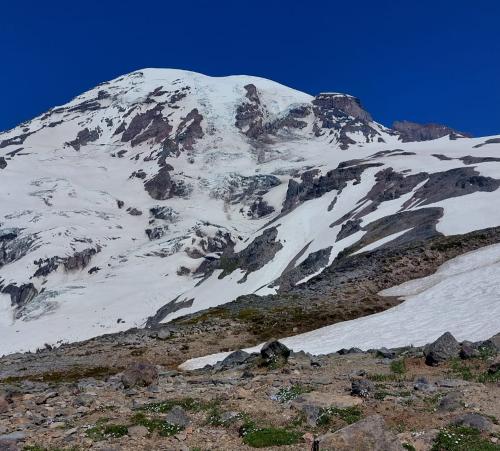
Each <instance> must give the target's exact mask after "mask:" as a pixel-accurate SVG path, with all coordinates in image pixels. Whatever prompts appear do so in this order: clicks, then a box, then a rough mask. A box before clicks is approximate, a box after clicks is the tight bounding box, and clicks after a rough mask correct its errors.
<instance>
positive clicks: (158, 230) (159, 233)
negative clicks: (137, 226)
mask: <svg viewBox="0 0 500 451" xmlns="http://www.w3.org/2000/svg"><path fill="white" fill-rule="evenodd" d="M167 231H168V227H166V226H159V227H153V228H152V229H146V230H145V232H146V235H147V236H148V238H149V239H150V240H151V241H154V240H159V239H160V238H162V237H163V236H164V235H165V233H166V232H167Z"/></svg>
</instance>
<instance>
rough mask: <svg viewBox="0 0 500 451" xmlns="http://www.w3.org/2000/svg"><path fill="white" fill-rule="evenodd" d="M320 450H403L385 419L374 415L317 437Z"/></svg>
mask: <svg viewBox="0 0 500 451" xmlns="http://www.w3.org/2000/svg"><path fill="white" fill-rule="evenodd" d="M316 444H317V448H316V449H318V450H320V451H321V450H335V451H353V450H370V451H403V450H404V448H403V447H402V445H401V444H400V443H399V440H398V439H397V437H396V436H395V435H394V434H393V433H392V432H390V431H389V430H387V429H386V427H385V422H384V419H383V418H382V417H381V416H380V415H373V416H370V417H368V418H365V419H363V420H361V421H358V422H357V423H354V424H351V425H350V426H347V427H345V428H343V429H340V430H339V431H336V432H329V433H327V434H325V435H322V436H321V437H319V438H318V439H317V442H316Z"/></svg>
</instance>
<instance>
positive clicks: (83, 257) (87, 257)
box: [64, 247, 101, 271]
mask: <svg viewBox="0 0 500 451" xmlns="http://www.w3.org/2000/svg"><path fill="white" fill-rule="evenodd" d="M100 251H101V248H100V247H97V248H90V249H84V250H83V251H80V252H75V253H74V254H73V255H72V256H71V257H67V258H65V259H64V269H65V270H66V271H75V270H80V269H84V268H86V267H87V266H88V264H89V263H90V261H91V259H92V257H93V256H94V255H95V254H97V253H98V252H100Z"/></svg>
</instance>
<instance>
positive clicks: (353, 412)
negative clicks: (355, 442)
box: [317, 407, 363, 425]
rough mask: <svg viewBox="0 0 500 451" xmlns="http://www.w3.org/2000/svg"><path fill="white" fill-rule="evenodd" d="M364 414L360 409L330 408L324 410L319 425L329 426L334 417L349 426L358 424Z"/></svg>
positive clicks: (319, 418)
mask: <svg viewBox="0 0 500 451" xmlns="http://www.w3.org/2000/svg"><path fill="white" fill-rule="evenodd" d="M362 416H363V412H361V410H360V409H359V408H358V407H345V408H340V407H328V408H327V409H322V410H321V412H320V414H319V417H318V421H317V423H318V425H327V424H328V423H329V422H330V420H331V418H332V417H337V418H340V419H341V420H343V421H345V422H346V423H347V424H352V423H356V421H359V420H361V418H362Z"/></svg>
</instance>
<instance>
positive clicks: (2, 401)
mask: <svg viewBox="0 0 500 451" xmlns="http://www.w3.org/2000/svg"><path fill="white" fill-rule="evenodd" d="M9 404H10V403H9V397H8V396H7V395H6V394H5V393H0V413H5V412H7V411H8V410H9V409H10V405H9Z"/></svg>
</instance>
